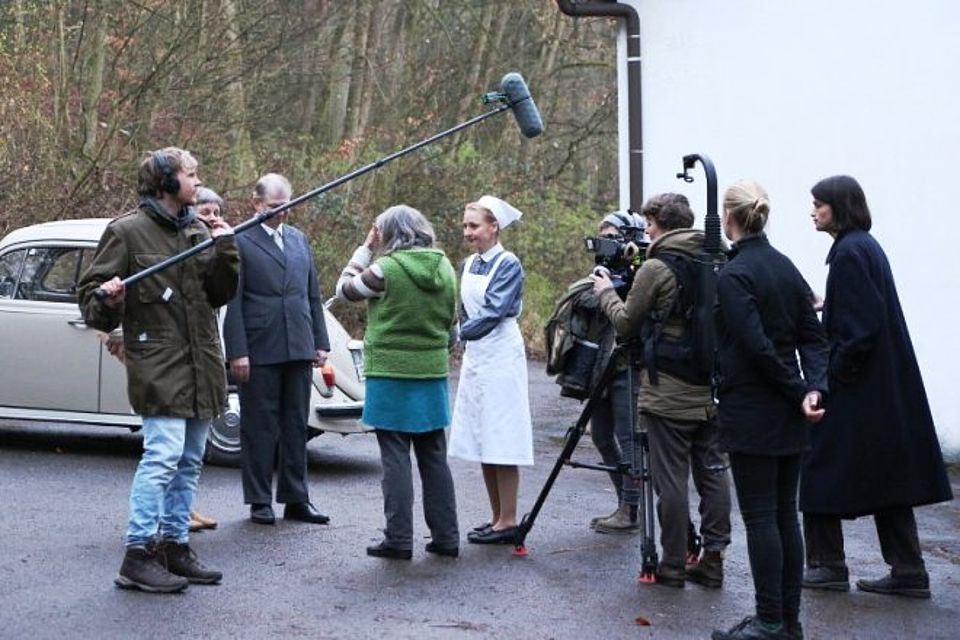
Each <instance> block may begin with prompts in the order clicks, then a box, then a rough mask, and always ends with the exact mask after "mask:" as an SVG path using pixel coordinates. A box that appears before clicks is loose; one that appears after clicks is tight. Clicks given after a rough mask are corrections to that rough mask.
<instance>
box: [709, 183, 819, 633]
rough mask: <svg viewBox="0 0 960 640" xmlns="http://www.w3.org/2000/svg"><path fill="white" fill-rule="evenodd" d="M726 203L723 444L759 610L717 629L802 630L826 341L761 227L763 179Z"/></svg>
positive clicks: (721, 287)
mask: <svg viewBox="0 0 960 640" xmlns="http://www.w3.org/2000/svg"><path fill="white" fill-rule="evenodd" d="M723 206H724V219H723V226H724V232H725V233H726V235H727V237H728V238H729V239H730V240H731V242H733V250H732V252H731V253H732V258H731V259H730V262H728V263H727V265H726V266H725V267H724V268H723V270H722V271H721V272H720V276H719V279H718V281H717V316H716V320H717V337H718V340H719V353H718V361H717V366H718V373H719V376H720V383H719V389H718V394H719V400H720V412H719V417H720V447H721V449H722V450H724V451H727V452H728V453H729V454H730V466H731V470H732V472H733V480H734V484H735V486H736V491H737V499H738V501H739V503H740V513H741V515H742V516H743V522H744V525H745V526H746V529H747V551H748V554H749V556H750V570H751V572H752V573H753V583H754V589H755V592H756V615H755V616H749V617H747V618H745V619H744V620H743V621H742V622H740V623H738V624H737V625H735V626H734V627H733V628H731V629H730V630H728V631H714V632H713V638H714V640H754V639H766V638H791V639H792V638H802V637H803V629H802V627H801V625H800V621H799V612H800V582H801V579H802V575H803V538H802V537H801V535H800V525H799V522H798V519H797V487H798V484H799V479H800V459H801V455H802V453H803V451H804V450H806V449H807V448H808V447H809V437H810V434H809V427H808V423H815V422H817V421H819V420H820V419H821V418H822V417H823V415H824V410H823V409H822V408H821V401H822V394H823V393H824V392H825V391H826V374H827V360H828V356H829V352H828V349H827V341H826V336H825V335H824V332H823V328H822V327H821V326H820V322H819V320H817V316H816V313H815V312H814V309H813V295H812V293H811V291H810V287H809V286H808V285H807V283H806V282H805V281H804V279H803V277H802V276H801V275H800V272H799V271H797V268H796V267H795V266H794V265H793V263H791V262H790V260H789V259H788V258H787V257H786V256H784V255H783V254H782V253H780V252H779V251H777V250H776V249H774V248H773V247H772V246H770V243H769V241H768V240H767V237H766V235H764V233H763V229H764V227H765V226H766V223H767V217H768V216H769V214H770V204H769V201H768V198H767V194H766V192H765V191H764V190H763V188H762V187H760V185H758V184H757V183H755V182H752V181H749V180H741V181H740V182H737V183H736V184H734V185H733V186H732V187H730V188H729V189H727V192H726V194H725V195H724V201H723ZM798 353H799V356H800V357H799V365H798V362H797V354H798ZM801 368H802V375H801Z"/></svg>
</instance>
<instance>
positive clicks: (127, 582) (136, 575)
mask: <svg viewBox="0 0 960 640" xmlns="http://www.w3.org/2000/svg"><path fill="white" fill-rule="evenodd" d="M113 582H114V584H116V585H117V586H118V587H120V588H121V589H139V590H140V591H147V592H148V593H177V592H179V591H183V590H184V589H186V588H187V587H188V586H189V584H190V583H189V581H187V579H186V578H181V577H180V576H177V575H174V574H172V573H170V572H169V571H167V570H166V569H165V568H164V567H163V565H161V564H160V562H159V560H158V559H157V556H156V554H154V553H152V552H150V551H148V550H147V549H146V548H145V547H127V552H126V554H125V555H124V556H123V564H122V565H120V575H118V576H117V577H116V578H115V579H114V581H113Z"/></svg>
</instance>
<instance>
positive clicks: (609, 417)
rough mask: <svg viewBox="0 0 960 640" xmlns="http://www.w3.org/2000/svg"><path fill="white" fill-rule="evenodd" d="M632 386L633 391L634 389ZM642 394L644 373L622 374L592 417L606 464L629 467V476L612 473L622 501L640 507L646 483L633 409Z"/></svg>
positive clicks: (594, 437) (596, 443)
mask: <svg viewBox="0 0 960 640" xmlns="http://www.w3.org/2000/svg"><path fill="white" fill-rule="evenodd" d="M631 383H632V390H631V388H630V387H631ZM639 392H640V373H639V372H638V371H633V372H632V375H630V372H628V371H621V372H620V373H618V374H617V375H616V376H614V378H613V380H611V381H610V384H609V385H608V386H607V391H606V394H605V395H604V396H603V397H602V398H599V402H597V403H596V405H595V406H594V408H593V415H592V416H591V417H590V437H591V439H592V440H593V444H594V446H595V447H596V448H597V451H598V452H599V453H600V458H601V459H602V460H603V464H605V465H608V466H611V467H619V466H620V465H623V464H625V465H627V467H629V468H630V470H631V472H630V473H628V474H621V473H613V472H611V473H610V480H612V481H613V487H614V489H616V491H617V499H618V502H621V503H623V504H629V505H633V506H637V505H638V504H640V492H641V489H642V488H643V480H642V479H641V477H640V475H639V471H640V470H639V469H636V467H639V466H640V463H639V458H638V456H639V455H640V453H639V451H638V450H637V447H639V442H638V438H637V425H636V421H635V418H634V415H633V413H632V408H633V407H635V406H637V395H638V394H639Z"/></svg>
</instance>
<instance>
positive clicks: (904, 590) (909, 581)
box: [857, 573, 930, 599]
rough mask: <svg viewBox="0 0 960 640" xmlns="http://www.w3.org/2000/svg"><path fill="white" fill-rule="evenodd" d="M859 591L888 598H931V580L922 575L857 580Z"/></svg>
mask: <svg viewBox="0 0 960 640" xmlns="http://www.w3.org/2000/svg"><path fill="white" fill-rule="evenodd" d="M857 589H860V591H869V592H870V593H882V594H884V595H888V596H906V597H908V598H924V599H926V598H929V597H930V578H929V577H927V574H925V573H922V574H918V575H913V576H895V575H893V574H892V573H890V574H888V575H886V576H884V577H882V578H880V579H878V580H857Z"/></svg>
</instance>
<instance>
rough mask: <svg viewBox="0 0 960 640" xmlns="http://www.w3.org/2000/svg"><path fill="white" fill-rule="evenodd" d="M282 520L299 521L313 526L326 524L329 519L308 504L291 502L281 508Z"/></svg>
mask: <svg viewBox="0 0 960 640" xmlns="http://www.w3.org/2000/svg"><path fill="white" fill-rule="evenodd" d="M283 519H284V520H299V521H300V522H310V523H313V524H327V523H328V522H330V517H329V516H325V515H323V514H322V513H320V512H319V511H317V510H316V509H315V508H314V506H313V505H312V504H310V503H309V502H293V503H290V504H288V505H287V506H286V507H284V508H283Z"/></svg>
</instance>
